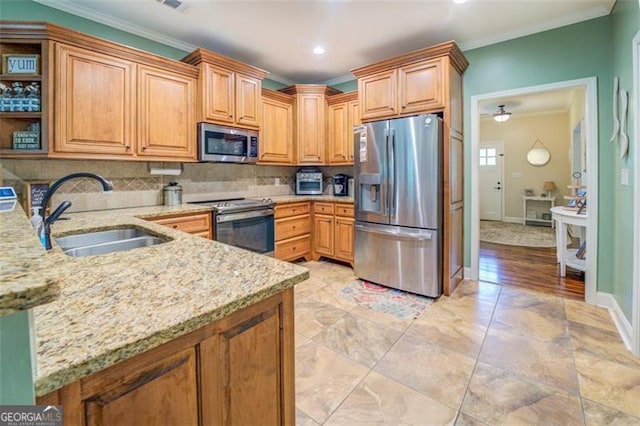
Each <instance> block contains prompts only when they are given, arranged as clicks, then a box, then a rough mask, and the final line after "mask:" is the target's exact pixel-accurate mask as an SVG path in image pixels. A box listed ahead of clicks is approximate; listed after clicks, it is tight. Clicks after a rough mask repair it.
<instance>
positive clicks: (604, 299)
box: [595, 291, 633, 350]
mask: <svg viewBox="0 0 640 426" xmlns="http://www.w3.org/2000/svg"><path fill="white" fill-rule="evenodd" d="M595 304H596V305H598V306H601V307H603V308H607V309H608V310H609V315H611V319H612V320H613V322H614V324H615V325H616V328H617V329H618V333H620V337H621V338H622V342H623V343H624V345H625V346H626V347H627V349H629V350H631V346H632V340H633V338H632V334H633V333H632V330H631V323H630V322H629V320H627V318H626V317H625V316H624V313H623V312H622V309H620V305H618V302H617V301H616V299H615V297H613V295H611V294H609V293H603V292H601V291H599V292H597V294H596V301H595Z"/></svg>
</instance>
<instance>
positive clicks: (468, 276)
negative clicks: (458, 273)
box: [463, 266, 473, 280]
mask: <svg viewBox="0 0 640 426" xmlns="http://www.w3.org/2000/svg"><path fill="white" fill-rule="evenodd" d="M463 274H464V279H465V280H472V279H473V278H472V277H471V268H470V267H468V266H465V267H464V271H463Z"/></svg>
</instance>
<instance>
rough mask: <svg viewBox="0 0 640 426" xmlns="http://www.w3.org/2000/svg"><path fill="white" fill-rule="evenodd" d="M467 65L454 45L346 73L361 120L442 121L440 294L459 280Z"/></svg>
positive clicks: (462, 252) (448, 292)
mask: <svg viewBox="0 0 640 426" xmlns="http://www.w3.org/2000/svg"><path fill="white" fill-rule="evenodd" d="M468 65H469V62H468V61H467V59H466V58H465V57H464V54H463V53H462V51H461V50H460V48H459V47H458V46H457V45H456V43H455V42H453V41H450V42H445V43H440V44H437V45H434V46H430V47H426V48H424V49H420V50H416V51H414V52H410V53H407V54H405V55H401V56H397V57H393V58H389V59H385V60H383V61H380V62H376V63H373V64H369V65H366V66H364V67H360V68H357V69H354V70H351V72H352V73H353V74H354V75H355V76H356V77H357V79H358V99H359V101H360V108H361V118H362V121H365V122H367V121H373V120H380V119H387V118H388V119H392V118H398V117H404V116H409V115H417V114H426V113H437V114H439V115H440V116H441V117H442V120H443V140H444V144H443V149H442V151H443V153H442V155H443V162H442V182H443V184H442V194H443V206H444V213H443V224H442V234H443V244H442V271H443V274H442V275H443V293H444V294H445V295H446V296H448V295H450V294H451V293H452V292H453V291H454V290H455V288H456V287H457V285H458V284H459V283H460V282H462V279H463V270H464V268H463V259H464V220H463V218H464V178H463V171H464V135H463V128H464V126H463V111H462V106H463V96H462V74H463V73H464V71H465V70H466V68H467V67H468Z"/></svg>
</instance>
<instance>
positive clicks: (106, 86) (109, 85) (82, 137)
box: [54, 43, 137, 157]
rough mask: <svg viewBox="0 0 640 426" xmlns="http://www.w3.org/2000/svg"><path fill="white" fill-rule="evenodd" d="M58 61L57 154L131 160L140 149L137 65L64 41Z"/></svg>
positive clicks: (55, 76) (59, 50)
mask: <svg viewBox="0 0 640 426" xmlns="http://www.w3.org/2000/svg"><path fill="white" fill-rule="evenodd" d="M54 57H55V59H54V62H55V74H54V81H55V82H54V87H55V111H56V114H55V124H54V127H55V135H56V137H55V143H54V151H55V152H56V153H65V154H87V155H107V156H124V157H130V156H131V155H132V154H133V153H134V152H135V148H136V147H135V144H136V127H135V126H136V121H135V120H136V115H137V114H136V113H137V110H136V93H135V88H136V64H135V63H134V62H132V61H130V60H127V59H121V58H117V57H114V56H113V55H107V54H103V53H98V52H95V51H91V50H88V49H84V48H80V47H75V46H69V45H66V44H62V43H56V45H55V54H54ZM67 156H68V155H67Z"/></svg>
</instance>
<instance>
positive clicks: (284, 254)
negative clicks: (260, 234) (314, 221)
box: [275, 201, 311, 260]
mask: <svg viewBox="0 0 640 426" xmlns="http://www.w3.org/2000/svg"><path fill="white" fill-rule="evenodd" d="M310 213H311V203H310V202H309V201H305V202H301V203H299V202H294V203H282V204H280V203H279V204H276V208H275V227H276V230H275V252H276V259H280V260H295V259H299V258H304V260H309V257H310V255H311V215H310Z"/></svg>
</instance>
